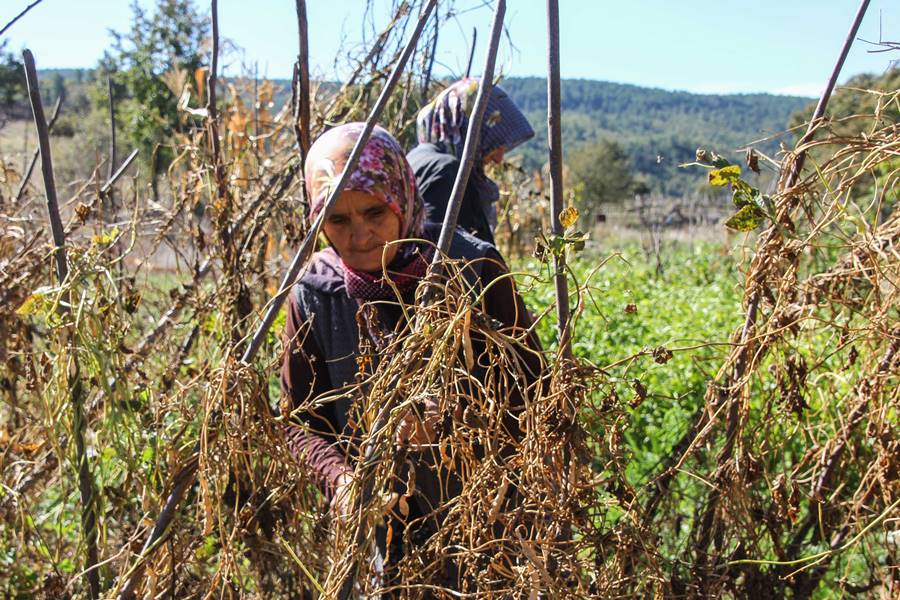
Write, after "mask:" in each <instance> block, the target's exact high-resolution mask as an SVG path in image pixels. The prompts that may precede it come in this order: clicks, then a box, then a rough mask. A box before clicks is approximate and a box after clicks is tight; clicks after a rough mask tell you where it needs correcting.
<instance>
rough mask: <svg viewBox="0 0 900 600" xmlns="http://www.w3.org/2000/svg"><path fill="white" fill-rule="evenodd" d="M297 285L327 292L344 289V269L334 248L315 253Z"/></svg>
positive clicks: (301, 287)
mask: <svg viewBox="0 0 900 600" xmlns="http://www.w3.org/2000/svg"><path fill="white" fill-rule="evenodd" d="M296 286H297V287H298V288H300V289H301V290H302V289H305V290H309V291H313V292H323V293H326V294H334V293H337V292H342V291H344V289H345V288H344V269H343V267H342V266H341V259H340V257H339V256H338V255H337V253H336V252H335V251H334V249H333V248H325V249H323V250H319V251H318V252H316V253H315V254H313V255H312V257H310V259H309V264H308V265H307V267H306V270H305V271H304V272H303V275H301V276H300V279H299V280H298V281H297V284H296Z"/></svg>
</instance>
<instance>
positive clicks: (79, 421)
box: [22, 49, 100, 598]
mask: <svg viewBox="0 0 900 600" xmlns="http://www.w3.org/2000/svg"><path fill="white" fill-rule="evenodd" d="M22 58H23V61H24V63H25V79H26V82H27V84H28V98H29V100H30V102H31V111H32V113H33V115H34V126H35V128H36V129H37V134H38V143H39V145H40V146H39V148H40V154H41V173H42V175H43V176H44V194H45V196H46V198H47V214H48V217H49V219H50V230H51V232H52V233H53V245H54V252H53V254H54V257H55V259H56V278H57V280H58V281H59V285H60V286H63V285H65V282H66V279H67V278H68V276H69V265H68V262H67V260H66V237H65V235H66V234H65V231H64V229H63V224H62V219H61V218H60V216H59V204H58V202H57V199H56V183H55V181H54V178H53V158H52V156H51V154H50V134H49V131H48V127H47V120H46V119H45V118H44V106H43V104H42V103H41V92H40V86H39V83H38V77H37V69H36V68H35V66H34V56H32V54H31V51H30V50H27V49H26V50H24V51H23V52H22ZM57 106H58V104H57ZM71 305H72V302H71V294H67V298H66V302H60V303H58V304H57V306H58V310H59V312H60V313H61V314H65V313H67V312H68V311H69V307H70V306H71ZM70 341H71V340H70ZM70 364H71V366H70V367H69V372H68V384H69V399H70V402H71V405H72V429H73V437H74V438H75V461H76V463H77V465H78V490H79V492H80V494H81V529H82V535H83V536H84V543H85V555H86V556H85V572H86V574H87V580H88V586H89V588H90V589H89V593H90V597H91V598H99V597H100V574H99V573H98V571H97V568H96V567H97V562H98V550H97V539H98V537H99V536H98V530H97V513H96V510H95V502H94V481H93V477H92V476H91V470H90V465H89V464H88V458H87V452H86V449H85V445H84V434H85V429H86V423H85V418H84V390H83V388H82V387H81V374H80V371H79V368H78V354H77V351H75V350H73V351H72V355H71V363H70Z"/></svg>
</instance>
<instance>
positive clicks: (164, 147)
mask: <svg viewBox="0 0 900 600" xmlns="http://www.w3.org/2000/svg"><path fill="white" fill-rule="evenodd" d="M131 10H132V20H131V29H130V30H129V31H127V32H115V31H114V32H111V33H112V35H113V40H114V41H113V45H112V49H111V50H110V51H108V52H106V53H105V55H104V57H103V58H102V59H101V60H100V63H99V65H98V67H97V70H96V71H95V77H96V78H97V86H96V90H95V94H94V96H95V98H94V100H95V106H96V110H98V111H100V112H106V110H107V103H108V101H109V100H108V93H107V84H106V76H107V74H109V75H110V76H111V77H112V79H113V83H114V89H115V91H114V93H115V94H116V96H117V97H118V98H120V104H119V108H118V113H119V114H118V121H119V124H120V126H121V127H122V128H123V130H124V131H125V132H126V134H127V136H128V137H129V138H130V140H131V142H132V143H133V144H134V145H135V146H136V147H137V148H139V149H140V150H141V156H143V157H145V158H146V159H149V160H150V163H151V166H152V167H154V172H155V173H161V172H163V171H165V169H166V168H167V167H168V165H169V163H170V162H171V160H172V159H173V158H174V154H173V152H172V149H171V146H172V139H171V138H172V136H173V134H174V133H176V132H180V131H182V130H183V129H184V128H185V121H186V113H185V112H184V111H183V110H182V107H180V106H179V101H180V100H181V98H180V94H181V93H182V90H183V89H185V88H186V89H188V90H190V92H191V95H192V96H193V97H194V102H195V103H196V101H197V97H198V96H200V95H202V86H203V85H204V83H205V81H204V76H205V73H204V71H202V68H203V67H204V66H205V65H206V63H207V61H208V58H207V55H208V52H207V49H206V46H205V44H206V43H207V38H208V36H209V19H208V18H207V17H206V16H205V15H203V14H202V13H201V12H200V11H199V10H198V9H197V7H196V5H195V3H194V2H193V1H192V0H156V2H155V4H154V7H153V10H152V12H149V13H148V12H147V11H145V10H144V9H143V8H141V6H140V5H139V4H138V3H137V2H134V3H133V4H132V5H131ZM198 73H199V74H200V75H199V76H198ZM173 88H175V89H174V91H173ZM201 101H202V100H201Z"/></svg>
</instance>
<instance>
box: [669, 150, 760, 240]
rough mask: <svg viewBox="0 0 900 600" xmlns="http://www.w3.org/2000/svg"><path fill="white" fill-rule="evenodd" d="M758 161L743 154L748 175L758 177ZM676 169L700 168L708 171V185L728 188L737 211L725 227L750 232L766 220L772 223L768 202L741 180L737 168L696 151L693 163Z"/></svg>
mask: <svg viewBox="0 0 900 600" xmlns="http://www.w3.org/2000/svg"><path fill="white" fill-rule="evenodd" d="M758 161H759V158H758V155H757V154H756V153H755V152H754V151H753V150H750V151H749V152H748V153H747V165H748V167H749V168H750V170H751V171H754V172H755V173H757V174H759V164H758ZM680 166H682V167H691V166H700V167H703V168H705V169H709V174H708V181H709V185H711V186H714V187H724V186H730V187H731V201H732V202H733V203H734V206H735V208H737V209H738V211H737V212H736V213H734V214H733V215H731V217H729V219H728V220H727V221H725V226H726V227H728V228H730V229H734V230H736V231H753V230H754V229H756V228H757V227H759V226H760V225H762V223H763V221H765V220H766V219H769V220H773V221H774V204H772V198H771V197H770V196H768V195H766V194H763V193H762V192H760V191H759V189H758V188H755V187H753V186H752V185H750V184H749V183H747V182H746V181H745V180H744V179H743V178H742V177H741V167H740V165H736V164H732V163H731V161H729V160H728V159H727V158H725V157H723V156H721V155H720V154H716V153H715V152H712V151H710V150H705V149H703V148H698V149H697V160H696V162H692V163H685V164H683V165H680Z"/></svg>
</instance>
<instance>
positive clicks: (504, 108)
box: [416, 77, 534, 230]
mask: <svg viewBox="0 0 900 600" xmlns="http://www.w3.org/2000/svg"><path fill="white" fill-rule="evenodd" d="M479 81H480V80H479V79H478V78H475V77H467V78H465V79H460V80H459V81H457V82H456V83H453V84H451V85H450V87H448V88H447V89H445V90H444V91H443V92H441V93H440V94H438V95H437V97H436V98H435V99H434V100H432V101H431V102H429V103H428V104H426V105H425V106H424V107H422V109H421V110H419V114H418V115H416V138H417V139H418V142H419V143H420V144H425V143H429V142H430V143H433V144H440V145H442V146H443V147H444V149H445V150H446V151H447V152H450V153H451V154H453V155H454V156H455V157H456V158H461V157H462V152H463V147H465V144H466V130H467V129H468V127H469V114H470V113H471V112H472V109H473V108H474V107H475V98H476V97H477V96H478V85H479ZM533 136H534V129H532V128H531V125H530V124H529V123H528V119H526V118H525V115H523V114H522V111H520V110H519V107H518V106H516V104H515V102H513V101H512V99H511V98H510V97H509V95H507V93H506V92H505V91H504V90H503V88H502V87H500V86H499V85H495V86H493V87H492V88H491V95H490V97H489V98H488V103H487V109H486V110H485V112H484V119H483V120H482V122H481V137H480V138H479V141H478V149H477V150H476V152H475V163H474V164H473V165H472V174H471V176H470V177H471V182H472V185H474V186H475V189H476V190H477V192H478V198H479V199H480V201H481V204H482V209H483V210H484V214H485V216H486V217H487V220H488V223H489V224H490V226H491V229H492V230H493V229H494V228H495V227H496V226H497V207H496V205H495V204H496V202H497V200H498V199H499V198H500V190H499V188H498V187H497V184H496V183H494V182H493V181H491V180H490V179H489V178H488V176H487V175H486V174H485V172H484V162H483V160H484V157H485V156H487V155H488V154H490V153H491V152H492V151H494V150H496V149H497V148H499V147H500V146H503V148H504V150H505V151H509V150H512V149H513V148H515V147H516V146H518V145H519V144H521V143H523V142H525V141H527V140H529V139H531V138H532V137H533Z"/></svg>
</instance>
